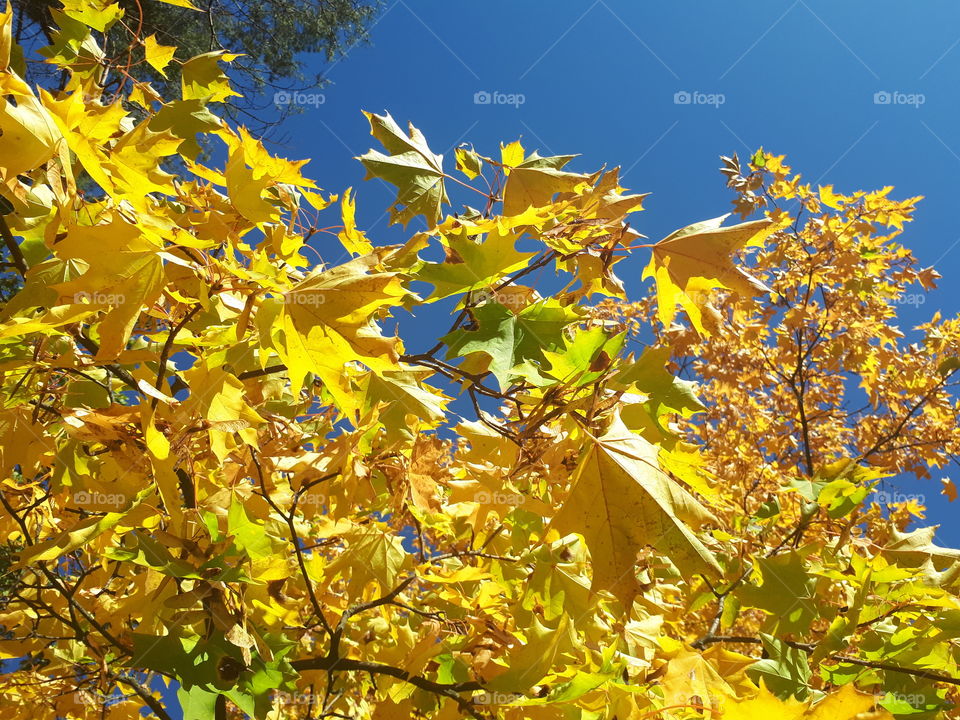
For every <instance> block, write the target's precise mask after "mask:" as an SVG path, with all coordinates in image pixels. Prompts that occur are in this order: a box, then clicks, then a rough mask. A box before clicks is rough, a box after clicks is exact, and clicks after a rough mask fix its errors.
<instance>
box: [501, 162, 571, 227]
mask: <svg viewBox="0 0 960 720" xmlns="http://www.w3.org/2000/svg"><path fill="white" fill-rule="evenodd" d="M504 152H505V153H506V150H505V151H504ZM519 153H520V157H522V155H523V149H522V148H520V150H519ZM505 157H507V156H506V155H505ZM574 157H576V156H575V155H555V156H552V157H541V156H540V155H538V154H537V153H536V152H533V153H532V154H531V155H529V156H528V157H527V158H526V159H525V160H524V161H523V162H521V163H519V164H518V165H515V166H513V167H510V168H509V169H508V170H507V184H506V186H505V187H504V189H503V212H504V213H505V214H506V215H519V214H520V213H522V212H524V211H526V210H527V209H529V208H531V207H533V208H539V207H542V206H543V205H547V204H549V203H550V201H551V200H552V199H553V196H554V195H556V194H557V193H565V192H572V191H573V189H574V188H576V187H577V185H579V184H580V183H583V182H586V181H587V179H588V176H587V175H582V174H580V173H572V172H568V171H566V170H563V169H562V168H563V167H564V166H565V165H566V164H567V163H569V162H570V161H571V160H572V159H573V158H574Z"/></svg>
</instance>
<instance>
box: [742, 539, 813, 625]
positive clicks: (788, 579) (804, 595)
mask: <svg viewBox="0 0 960 720" xmlns="http://www.w3.org/2000/svg"><path fill="white" fill-rule="evenodd" d="M757 570H758V571H759V573H760V577H761V579H762V581H763V584H762V585H760V586H759V587H758V586H756V585H744V586H743V587H741V588H740V589H739V590H738V592H737V596H738V597H739V598H740V600H741V601H743V603H744V604H745V605H749V606H750V607H755V608H759V609H761V610H763V611H765V612H767V613H769V614H770V618H769V621H768V622H769V624H770V626H772V627H773V628H776V629H777V630H778V631H779V632H781V633H798V634H803V633H806V632H807V631H808V630H809V629H810V623H811V622H813V620H814V619H816V617H817V604H816V603H817V599H816V586H817V579H816V578H815V577H813V576H811V575H810V574H809V573H808V572H807V569H806V567H805V566H804V564H803V558H801V557H800V555H799V554H797V553H796V552H789V553H783V554H782V555H774V556H773V557H769V558H760V559H758V560H757Z"/></svg>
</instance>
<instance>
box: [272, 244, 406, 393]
mask: <svg viewBox="0 0 960 720" xmlns="http://www.w3.org/2000/svg"><path fill="white" fill-rule="evenodd" d="M377 264H378V259H377V256H365V257H361V258H356V259H355V260H352V261H350V262H347V263H345V264H343V265H338V266H336V267H334V268H330V269H329V270H324V271H322V272H318V273H315V274H314V275H312V276H311V277H308V278H307V279H305V280H303V281H302V282H300V283H298V284H297V285H295V286H294V287H293V288H291V289H290V290H289V291H287V292H286V293H285V294H284V295H283V308H282V312H281V313H280V318H279V326H280V328H282V330H283V336H282V339H281V341H280V342H279V344H278V347H277V349H278V351H279V352H280V354H281V357H283V359H284V362H285V363H286V365H287V367H288V368H289V370H290V380H291V382H292V383H293V386H294V388H297V389H299V388H300V387H301V386H302V383H303V377H304V375H305V374H306V373H308V372H312V373H316V374H317V375H318V376H319V377H320V379H321V380H322V381H323V383H324V385H325V386H326V388H327V389H328V390H329V392H330V393H331V394H332V395H333V397H334V398H335V399H336V400H337V402H338V403H340V404H342V407H344V408H349V409H355V408H357V407H358V405H357V399H356V398H355V397H354V396H353V394H352V393H348V392H347V391H346V378H345V376H344V367H345V366H346V365H348V364H350V363H353V362H360V363H363V364H364V365H365V366H366V367H368V368H370V369H371V370H374V371H376V372H384V371H388V370H398V369H399V366H398V361H399V346H400V343H399V340H398V339H397V338H387V337H384V336H383V335H382V334H381V333H380V329H379V327H378V326H377V324H376V321H375V316H376V315H377V314H379V313H380V312H381V311H382V310H383V309H384V308H387V307H390V306H393V305H395V304H397V303H398V302H400V301H401V300H402V299H403V298H405V297H408V296H409V293H408V291H407V290H406V289H404V287H403V284H402V282H401V278H400V276H399V275H398V274H397V273H395V272H382V271H377V270H376V269H375V268H376V266H377Z"/></svg>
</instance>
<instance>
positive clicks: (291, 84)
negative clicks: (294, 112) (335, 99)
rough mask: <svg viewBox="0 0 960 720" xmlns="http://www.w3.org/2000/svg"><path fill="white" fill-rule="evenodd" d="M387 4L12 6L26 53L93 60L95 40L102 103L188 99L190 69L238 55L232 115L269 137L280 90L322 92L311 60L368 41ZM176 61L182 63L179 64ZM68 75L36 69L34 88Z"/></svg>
mask: <svg viewBox="0 0 960 720" xmlns="http://www.w3.org/2000/svg"><path fill="white" fill-rule="evenodd" d="M381 5H382V2H381V0H264V1H262V2H247V1H243V0H242V1H240V2H220V0H197V2H196V3H193V2H191V1H190V0H179V1H178V2H167V1H166V0H122V1H121V2H116V3H111V2H106V1H105V0H67V2H60V0H56V1H53V0H12V7H13V11H14V17H13V28H12V32H13V34H14V37H15V39H16V41H17V43H19V44H22V45H24V46H25V47H27V49H28V50H29V49H31V48H32V49H37V48H41V47H43V46H49V47H51V48H53V49H54V51H55V52H67V53H80V54H82V53H84V52H85V49H84V47H83V38H84V36H85V35H86V34H87V33H91V35H92V37H94V38H95V40H96V42H97V46H98V48H99V49H100V50H101V51H102V52H99V53H97V55H96V57H90V56H88V57H87V61H88V62H95V63H96V64H97V65H99V66H100V73H101V77H100V79H99V84H100V86H101V87H102V88H103V90H102V93H103V94H102V97H103V98H105V99H106V100H110V99H112V98H114V97H124V96H126V94H127V93H128V92H129V90H130V86H131V84H132V83H134V82H145V81H148V82H149V83H150V84H151V86H152V87H153V88H155V90H156V92H157V93H158V94H159V96H160V97H172V96H174V95H175V94H176V92H177V91H178V90H179V84H180V77H179V72H178V70H179V67H180V64H181V63H182V62H185V61H187V60H189V59H190V58H192V57H195V56H197V55H202V54H204V53H210V52H217V51H221V52H222V51H226V50H227V49H229V52H231V53H234V54H237V57H236V58H234V61H233V62H232V63H231V64H230V66H229V68H228V72H229V74H230V79H231V84H232V86H233V87H234V88H235V89H236V91H237V94H235V95H231V96H230V97H229V98H224V99H225V100H227V105H226V107H225V108H224V111H225V112H226V113H227V114H228V116H229V117H231V118H242V119H243V121H244V122H245V123H246V124H247V125H248V126H250V125H251V123H252V124H253V125H254V126H255V127H257V128H258V129H261V130H263V129H265V128H266V127H267V126H268V125H269V124H271V123H269V122H267V121H266V120H265V116H264V113H263V110H264V109H266V108H267V107H268V106H273V109H274V110H277V111H279V112H280V114H281V115H283V114H285V112H286V111H289V110H291V109H292V106H291V105H290V104H289V103H288V104H286V105H283V104H281V105H280V106H279V107H278V106H275V105H274V93H275V91H280V92H281V93H282V92H283V91H287V90H291V89H304V88H309V87H319V86H322V85H325V84H326V79H325V78H324V77H323V76H319V75H318V76H315V77H307V76H306V75H305V74H304V71H303V68H304V63H303V60H304V56H305V54H308V53H314V54H319V55H322V56H323V57H324V58H325V59H326V60H327V61H330V60H333V59H334V58H336V57H338V56H341V55H342V54H344V53H345V52H346V51H347V50H348V49H349V48H350V47H351V46H353V45H355V44H356V43H359V42H362V41H364V40H366V38H367V28H368V27H369V26H370V24H371V23H372V22H373V19H374V17H375V16H376V13H377V11H378V10H379V9H380V7H381ZM171 59H174V60H176V61H179V62H170V60H171ZM66 77H67V76H66V75H65V74H63V73H60V72H59V71H58V70H57V68H56V66H51V65H49V64H46V63H42V62H29V63H28V64H27V73H26V75H25V79H26V80H27V81H29V82H42V83H44V84H45V85H57V86H59V84H60V83H61V82H62V81H65V79H66Z"/></svg>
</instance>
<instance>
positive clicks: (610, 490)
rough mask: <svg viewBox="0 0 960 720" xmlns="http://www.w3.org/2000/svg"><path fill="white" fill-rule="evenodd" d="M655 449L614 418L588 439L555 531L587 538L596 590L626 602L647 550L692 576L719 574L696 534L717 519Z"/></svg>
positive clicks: (717, 567)
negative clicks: (669, 471)
mask: <svg viewBox="0 0 960 720" xmlns="http://www.w3.org/2000/svg"><path fill="white" fill-rule="evenodd" d="M657 454H658V448H657V446H655V445H652V444H651V443H649V442H647V441H646V440H644V439H643V438H642V437H640V436H638V435H635V434H633V433H632V432H630V430H628V429H627V428H626V426H624V425H623V423H622V422H621V421H620V420H619V418H617V419H615V420H614V421H613V422H612V423H611V425H610V428H609V429H608V431H607V432H606V434H604V435H603V436H602V437H601V438H599V439H593V440H591V441H590V443H589V445H588V447H587V450H586V452H585V453H584V455H583V457H582V458H581V459H580V463H579V465H578V466H577V470H576V473H575V474H574V476H573V480H572V483H573V487H572V488H571V490H570V495H569V496H568V497H567V499H566V500H565V501H564V503H563V506H562V507H561V509H560V512H559V513H558V514H557V516H556V517H555V518H554V519H553V522H552V525H553V526H554V527H556V528H557V529H558V530H560V531H561V532H563V533H571V532H575V533H579V534H581V535H583V537H584V539H585V540H586V542H587V547H589V548H590V554H591V561H592V565H593V586H594V588H595V589H607V590H611V591H613V592H614V593H615V594H617V595H618V596H619V597H620V598H621V599H623V600H624V602H627V603H629V600H630V599H632V597H633V596H634V595H635V594H636V592H637V582H636V578H635V577H634V572H635V565H636V559H637V554H638V553H639V551H640V550H641V549H642V548H644V547H647V546H649V547H652V548H653V549H654V550H656V551H658V552H660V553H662V554H663V555H665V556H667V557H668V558H670V560H671V561H673V563H674V564H675V565H676V566H677V567H678V568H679V569H680V570H681V572H683V573H684V574H685V575H687V576H689V575H692V574H694V573H697V572H715V571H719V565H718V564H717V560H716V558H714V556H713V553H711V552H710V550H708V549H707V548H706V546H705V545H704V544H703V543H702V542H701V541H700V540H699V539H698V538H697V536H696V535H695V534H694V532H693V530H694V529H696V528H698V527H700V526H701V525H703V524H704V523H708V522H716V518H714V517H713V515H712V514H711V513H710V512H709V511H708V510H707V509H706V508H704V507H703V506H702V505H701V504H700V503H699V502H697V500H696V499H695V498H694V497H693V496H692V495H691V494H690V493H689V492H687V491H686V490H684V489H683V488H682V487H680V485H678V484H677V483H676V482H675V481H673V480H672V479H670V477H668V476H667V474H666V473H665V472H664V471H663V470H662V469H661V468H660V463H659V460H658V459H657Z"/></svg>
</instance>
